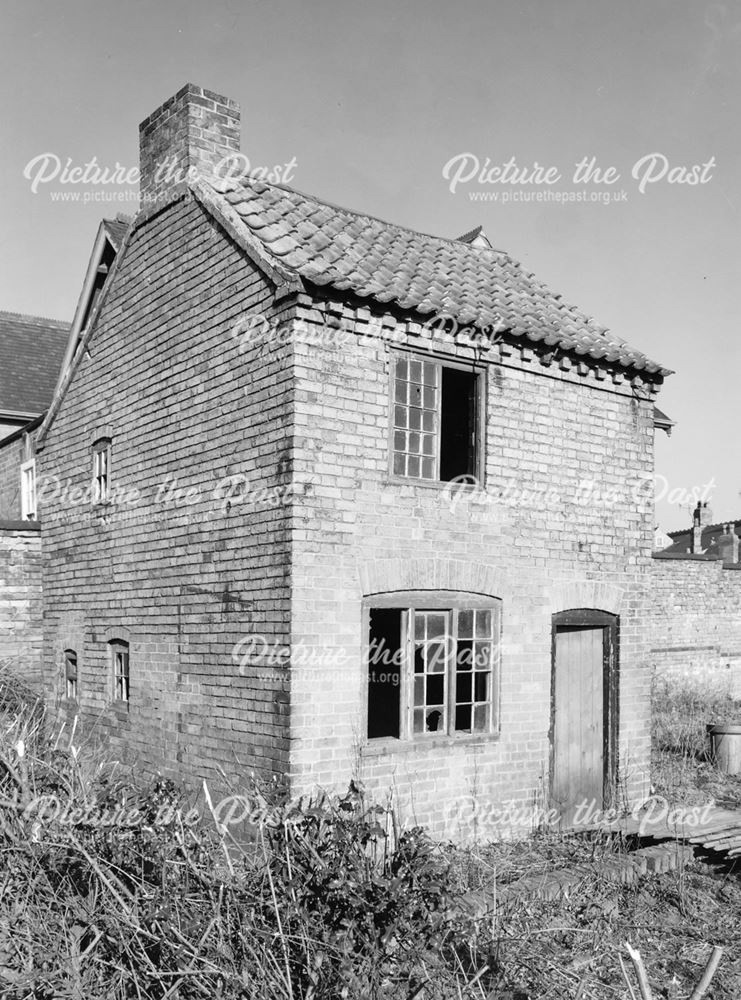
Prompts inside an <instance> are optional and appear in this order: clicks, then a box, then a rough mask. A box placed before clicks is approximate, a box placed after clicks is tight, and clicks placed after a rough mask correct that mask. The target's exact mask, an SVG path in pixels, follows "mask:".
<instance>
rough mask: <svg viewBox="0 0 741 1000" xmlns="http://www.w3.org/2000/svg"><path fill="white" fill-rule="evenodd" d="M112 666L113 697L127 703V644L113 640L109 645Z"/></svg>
mask: <svg viewBox="0 0 741 1000" xmlns="http://www.w3.org/2000/svg"><path fill="white" fill-rule="evenodd" d="M108 645H109V647H110V650H111V663H112V666H113V697H114V699H115V700H116V701H121V702H124V703H125V704H126V705H128V703H129V644H128V642H122V641H119V640H114V641H113V642H110V643H109V644H108Z"/></svg>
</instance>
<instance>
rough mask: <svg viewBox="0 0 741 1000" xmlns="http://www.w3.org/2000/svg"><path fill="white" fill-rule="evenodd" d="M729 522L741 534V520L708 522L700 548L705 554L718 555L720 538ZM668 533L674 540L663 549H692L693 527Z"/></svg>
mask: <svg viewBox="0 0 741 1000" xmlns="http://www.w3.org/2000/svg"><path fill="white" fill-rule="evenodd" d="M727 524H731V525H732V527H733V530H734V531H735V533H736V534H737V535H739V536H741V520H738V521H719V522H718V523H717V524H706V525H705V526H704V527H703V529H702V534H701V535H700V548H701V549H702V551H703V553H704V554H705V555H709V556H717V555H718V539H719V538H720V536H721V535H723V534H725V530H726V525H727ZM668 535H669V537H670V538H671V540H672V544H671V545H668V546H667V547H666V548H665V549H663V550H662V551H664V552H668V553H672V552H676V553H681V552H691V551H692V528H684V529H682V530H681V531H670V532H668Z"/></svg>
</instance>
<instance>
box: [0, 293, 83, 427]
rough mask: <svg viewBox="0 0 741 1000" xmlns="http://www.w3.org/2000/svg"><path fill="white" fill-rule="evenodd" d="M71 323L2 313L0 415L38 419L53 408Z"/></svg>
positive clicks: (0, 315) (0, 320)
mask: <svg viewBox="0 0 741 1000" xmlns="http://www.w3.org/2000/svg"><path fill="white" fill-rule="evenodd" d="M69 328H70V325H69V323H64V322H62V321H60V320H56V319H47V318H46V317H43V316H26V315H23V314H22V313H14V312H2V311H0V413H3V414H11V413H18V414H23V415H34V416H35V415H36V414H39V413H43V411H44V410H45V409H46V408H47V407H48V406H49V403H50V402H51V398H52V395H53V394H54V388H55V386H56V384H57V378H58V377H59V369H60V368H61V365H62V358H63V357H64V352H65V349H66V347H67V337H68V334H69Z"/></svg>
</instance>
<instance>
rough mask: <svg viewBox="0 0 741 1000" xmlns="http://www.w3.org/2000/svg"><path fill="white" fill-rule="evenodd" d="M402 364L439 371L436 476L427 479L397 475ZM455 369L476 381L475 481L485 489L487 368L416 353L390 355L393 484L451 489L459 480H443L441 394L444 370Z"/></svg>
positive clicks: (437, 355)
mask: <svg viewBox="0 0 741 1000" xmlns="http://www.w3.org/2000/svg"><path fill="white" fill-rule="evenodd" d="M399 360H404V361H408V362H410V363H411V362H413V361H418V362H421V363H422V364H424V363H425V362H426V363H427V364H431V365H434V366H435V367H436V368H437V377H436V381H437V401H436V411H435V412H436V420H435V432H434V433H435V455H434V459H435V476H434V478H428V477H423V476H409V475H402V474H401V473H398V472H395V471H394V457H395V454H396V450H395V448H394V432H395V430H397V428H396V424H395V413H394V410H395V407H396V405H398V404H397V402H396V365H397V362H398V361H399ZM443 368H455V369H457V370H458V371H465V372H468V373H469V374H470V375H473V376H474V378H475V390H476V395H475V400H474V410H475V415H474V471H473V473H472V475H473V477H474V479H475V481H476V482H477V483H478V484H479V485H481V486H483V485H484V469H485V454H486V367H485V366H484V365H482V364H479V363H478V362H474V361H465V360H462V359H460V358H449V357H447V356H443V355H440V354H435V353H432V352H430V353H429V354H421V353H420V352H419V351H415V350H412V349H409V350H404V349H396V350H393V351H390V352H389V391H388V400H389V418H388V474H389V477H390V479H391V480H393V481H394V482H398V483H404V484H406V485H409V484H410V483H415V484H418V485H423V486H443V487H445V486H447V485H448V483H449V482H454V481H455V480H447V479H440V452H441V449H440V423H441V422H440V413H441V398H442V397H441V393H442V369H443Z"/></svg>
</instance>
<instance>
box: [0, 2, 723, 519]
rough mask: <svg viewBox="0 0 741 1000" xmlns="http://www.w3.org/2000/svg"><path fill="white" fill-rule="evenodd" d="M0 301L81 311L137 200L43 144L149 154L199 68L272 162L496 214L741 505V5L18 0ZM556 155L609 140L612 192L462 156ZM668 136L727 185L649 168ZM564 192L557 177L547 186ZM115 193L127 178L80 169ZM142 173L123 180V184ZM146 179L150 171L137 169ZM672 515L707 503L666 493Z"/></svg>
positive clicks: (691, 471) (682, 461) (253, 147)
mask: <svg viewBox="0 0 741 1000" xmlns="http://www.w3.org/2000/svg"><path fill="white" fill-rule="evenodd" d="M0 13H1V14H2V18H3V31H2V37H1V38H0V80H1V81H2V93H3V98H4V99H3V102H2V110H0V122H1V126H0V127H1V131H0V135H1V136H2V142H1V143H0V205H1V206H2V214H1V216H0V218H1V219H2V225H1V226H0V309H10V310H15V311H19V312H29V313H36V314H40V315H47V316H53V317H57V318H62V319H70V318H71V316H72V313H73V310H74V306H75V303H76V301H77V296H78V294H79V290H80V285H81V281H82V276H83V271H84V267H85V265H86V262H87V259H88V255H89V253H90V249H91V245H92V240H93V237H94V234H95V231H96V229H97V224H98V221H99V219H100V217H101V216H102V215H106V216H113V215H115V213H116V212H117V211H127V212H129V213H132V212H133V211H134V209H135V207H136V202H135V201H128V202H126V201H119V202H110V201H109V202H102V201H98V202H95V203H91V204H81V203H71V202H66V203H62V202H59V201H56V202H55V201H52V199H51V196H50V195H51V192H52V191H57V192H60V191H65V190H66V191H71V190H73V186H72V185H62V184H60V183H58V182H56V181H53V182H50V183H49V184H45V185H43V184H42V185H40V187H39V190H38V192H37V193H36V194H34V193H33V192H32V190H31V184H30V181H29V180H27V179H26V178H24V176H23V171H24V168H25V166H26V164H27V163H28V162H29V161H30V160H31V159H33V158H34V157H37V156H39V155H40V154H42V153H46V152H49V153H53V154H55V155H57V156H59V157H60V158H61V160H62V161H66V159H67V157H70V158H71V159H72V161H73V165H84V164H85V163H86V162H87V161H89V160H90V159H91V158H92V157H93V156H95V157H96V158H97V160H98V162H99V163H100V164H101V165H104V166H111V167H112V166H114V165H115V164H116V162H118V163H121V164H124V165H126V166H127V167H130V166H136V165H137V162H138V123H139V122H140V121H141V120H142V119H143V118H144V117H146V115H148V114H149V113H150V112H151V111H152V110H154V108H155V107H157V106H158V105H159V104H160V103H161V102H162V101H163V100H164V99H165V98H167V97H169V96H170V95H171V94H173V93H175V91H176V90H178V89H179V88H180V87H181V86H182V85H183V83H185V82H192V83H196V84H200V85H201V86H204V87H208V88H210V89H212V90H216V91H218V92H220V93H222V94H226V95H228V96H229V97H232V98H234V99H235V100H237V101H239V102H240V104H241V105H242V119H243V140H242V148H243V151H244V152H245V153H247V155H248V156H249V157H250V159H251V161H252V163H253V164H265V165H270V166H272V165H274V164H283V163H285V162H287V161H289V160H290V159H291V158H292V157H295V158H296V160H297V167H296V169H295V171H294V174H293V181H292V183H294V184H295V186H296V187H297V188H299V189H300V190H304V191H307V192H310V193H313V194H317V195H319V196H322V197H325V198H327V199H329V200H331V201H334V202H336V203H339V204H344V205H347V206H349V207H352V208H356V209H359V210H362V211H367V212H369V213H371V214H374V215H378V216H381V217H382V218H387V219H390V220H392V221H395V222H398V223H401V224H403V225H407V226H410V227H412V228H415V229H420V230H422V231H424V232H432V233H436V234H439V235H443V236H457V235H460V234H461V233H463V232H465V231H466V230H468V229H471V228H473V227H474V226H476V225H478V224H483V225H484V227H485V230H486V232H487V233H488V235H489V237H490V239H491V240H492V242H493V243H494V245H495V246H497V247H499V248H501V249H504V250H507V251H508V252H509V253H511V254H512V255H513V256H514V257H516V258H517V259H519V260H521V261H522V262H523V263H524V264H525V265H526V266H527V267H528V268H529V269H530V270H532V271H534V272H535V273H536V275H537V276H538V277H539V278H541V279H542V280H543V281H545V282H546V283H547V284H549V285H550V286H551V287H552V288H554V289H555V290H556V291H558V292H560V293H561V294H562V295H563V297H564V298H565V299H566V300H567V301H569V302H572V303H574V304H576V305H578V306H579V307H580V308H582V309H584V310H585V311H586V312H587V313H589V314H590V315H593V316H595V317H596V318H597V320H598V321H599V322H601V323H603V324H605V325H607V326H609V327H610V328H611V329H612V330H613V331H614V332H615V333H617V334H618V335H619V336H621V337H623V338H624V339H626V340H627V341H628V342H629V343H630V344H631V345H633V346H635V347H638V348H639V349H641V350H643V351H644V352H645V353H647V354H648V355H649V356H651V357H653V358H655V359H656V360H658V361H660V362H661V363H662V364H664V365H665V366H667V367H669V368H672V369H675V370H676V372H677V374H676V375H674V376H672V377H671V378H670V379H668V380H667V383H666V385H665V387H664V389H663V391H662V393H661V395H660V397H659V401H658V402H659V405H660V406H661V408H662V409H664V410H665V411H666V412H667V413H669V415H670V416H671V417H672V418H674V419H675V420H676V421H677V424H678V426H677V428H676V429H675V431H674V433H673V435H672V437H671V438H669V439H667V438H666V436H665V435H663V434H661V433H659V434H658V435H657V451H656V456H657V472H658V473H659V474H660V475H661V476H662V477H664V479H662V480H661V489H662V491H663V493H664V495H666V494H667V493H668V491H670V490H671V491H673V493H674V498H675V499H681V498H682V494H687V495H688V496H687V499H688V501H689V500H690V499H691V498H690V497H689V494H691V492H692V490H693V489H694V490H700V489H702V488H703V486H704V485H705V484H707V483H709V482H711V481H713V480H714V481H715V483H716V487H715V489H713V490H712V491H711V492H710V494H709V496H710V501H711V506H712V507H713V509H714V512H715V515H716V519H717V520H720V519H722V518H731V517H741V497H740V496H739V489H741V447H740V446H739V443H738V425H739V411H740V409H741V408H740V406H739V402H738V389H737V386H738V382H739V362H740V361H741V350H740V349H739V318H740V315H741V307H740V305H739V302H740V300H739V295H738V288H739V284H741V282H740V279H741V268H740V266H739V265H740V263H741V253H740V251H739V239H740V237H739V230H740V228H741V227H740V226H739V221H740V220H739V211H738V206H739V201H740V200H741V191H740V182H739V178H741V140H740V138H739V120H741V115H740V114H739V111H740V110H741V0H733V2H729V3H725V4H724V3H710V4H703V3H698V2H690V0H624V2H621V3H616V2H614V0H609V2H604V0H565V2H564V3H560V4H556V3H554V2H553V0H497V2H496V3H492V2H491V0H488V2H483V0H482V2H473V0H459V2H458V3H456V4H450V3H442V2H440V0H429V2H424V0H410V2H406V3H399V2H398V0H397V2H396V3H392V2H387V0H364V2H358V0H311V2H305V3H302V2H300V0H294V2H288V0H214V2H208V3H202V2H200V0H199V2H194V0H164V2H163V0H158V2H149V0H134V2H128V3H123V2H121V0H118V2H111V0H94V2H93V0H89V2H87V0H85V2H83V0H76V2H75V0H72V2H71V0H66V2H64V3H49V2H46V3H41V2H40V0H0ZM464 152H469V153H472V154H474V155H476V156H478V157H479V158H480V160H481V161H482V162H483V161H484V160H485V159H486V157H489V158H490V159H491V162H492V164H501V163H504V162H506V161H507V160H509V159H510V158H511V157H514V158H515V160H516V162H517V164H518V165H520V166H525V167H532V165H533V162H534V161H537V162H538V163H539V164H541V165H546V166H554V167H556V168H557V169H558V172H559V173H561V174H562V176H563V181H562V182H559V183H558V184H556V185H553V186H552V188H553V189H555V190H572V189H573V190H576V189H578V190H581V189H586V190H590V191H593V190H598V188H597V187H595V186H594V185H590V186H583V185H577V187H576V188H574V185H572V184H571V174H572V173H573V169H574V165H575V164H576V163H577V162H578V161H579V160H581V159H582V158H583V157H585V156H586V157H588V158H591V157H596V160H597V162H598V164H599V165H600V166H601V167H603V168H606V167H609V166H612V167H614V168H615V169H616V170H617V171H619V173H620V175H621V177H620V179H619V180H618V181H617V182H616V183H615V184H614V185H612V186H611V187H608V188H604V190H613V191H617V192H619V191H621V190H623V191H625V192H626V194H627V200H624V201H618V202H616V203H613V204H609V205H604V204H595V203H570V204H557V203H540V204H538V203H532V202H530V203H523V202H519V203H518V202H511V203H509V204H502V203H501V202H500V203H494V202H491V201H489V202H474V201H472V200H471V199H470V198H469V192H470V191H471V190H490V191H494V190H497V189H499V190H510V191H512V190H532V187H530V188H529V189H528V188H522V187H521V188H511V187H510V188H505V187H504V186H502V185H498V186H497V185H488V186H485V187H483V186H480V185H476V184H474V183H469V184H462V185H460V186H459V188H458V190H457V191H456V193H454V194H453V193H451V192H450V191H449V189H448V184H447V182H446V181H445V180H444V178H443V174H442V168H443V165H444V164H445V163H446V162H447V161H448V160H450V159H451V158H452V157H455V156H456V155H458V154H460V153H464ZM651 153H659V154H662V155H663V156H665V157H667V161H668V164H669V166H670V167H671V168H673V167H681V166H687V167H692V166H694V165H698V166H699V165H702V164H704V163H707V162H708V161H710V160H711V158H714V161H715V164H714V166H713V167H712V168H711V169H709V170H706V177H708V180H707V183H705V184H697V185H694V186H690V185H681V184H669V183H667V181H666V179H664V180H660V181H657V182H656V183H653V184H649V185H648V186H647V188H646V191H645V193H643V194H641V193H640V191H639V189H638V181H637V180H635V179H633V178H632V177H631V170H632V168H633V166H634V164H635V163H636V162H637V161H638V160H640V159H641V158H642V157H645V156H647V155H648V154H651ZM543 189H544V188H543V187H541V188H540V189H538V190H543ZM78 190H85V191H99V192H104V191H110V190H111V189H110V188H102V187H98V188H90V187H87V188H85V189H81V188H78ZM115 190H116V191H118V192H121V193H124V192H125V191H126V190H130V189H126V188H124V187H118V188H116V189H115ZM131 190H133V189H131ZM657 519H658V520H659V522H660V524H661V526H662V527H663V528H665V529H673V528H678V527H683V526H685V524H687V523H688V512H687V508H686V507H685V508H682V507H680V506H679V505H678V504H676V503H674V504H668V503H667V502H666V500H663V501H660V502H659V504H658V505H657Z"/></svg>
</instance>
